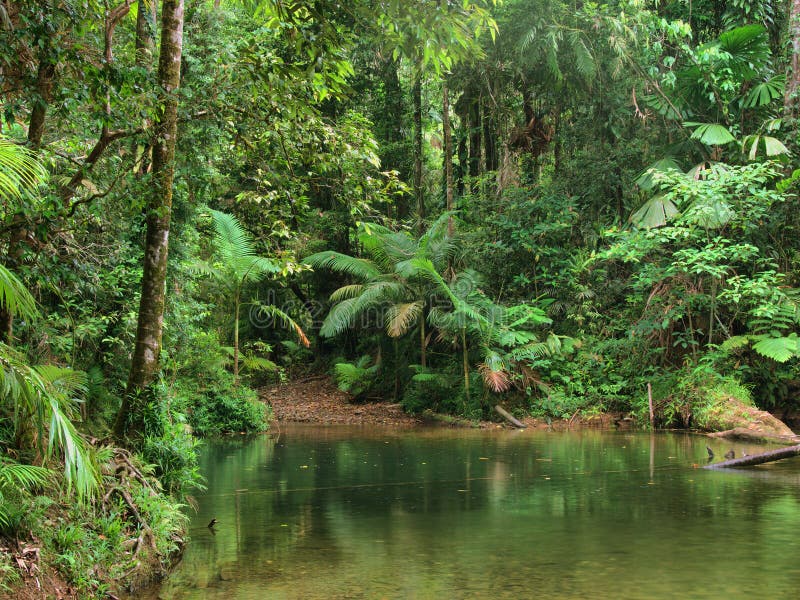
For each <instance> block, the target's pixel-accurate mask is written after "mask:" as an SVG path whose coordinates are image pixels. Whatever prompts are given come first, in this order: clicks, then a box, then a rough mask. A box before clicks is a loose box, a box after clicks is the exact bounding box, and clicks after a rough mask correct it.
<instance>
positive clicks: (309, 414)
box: [259, 375, 633, 431]
mask: <svg viewBox="0 0 800 600" xmlns="http://www.w3.org/2000/svg"><path fill="white" fill-rule="evenodd" d="M259 396H260V397H261V399H262V400H264V401H265V402H267V403H268V404H270V405H271V406H272V410H273V413H274V418H275V419H276V420H277V421H278V422H279V423H283V422H286V423H319V424H339V425H387V426H395V427H416V426H420V425H431V424H438V425H441V426H449V427H480V428H495V427H511V426H510V425H509V424H508V423H506V422H504V421H502V422H501V420H500V417H498V420H497V421H496V422H493V421H481V422H475V421H468V420H466V419H459V418H456V417H451V416H447V415H433V414H430V413H427V414H423V415H419V416H414V415H409V414H406V413H405V412H403V408H402V406H400V404H393V403H390V402H364V403H354V402H352V398H351V396H350V395H349V394H347V393H345V392H342V391H340V390H339V389H337V388H336V385H335V384H334V383H333V381H332V380H331V379H330V377H328V376H326V375H318V376H316V377H307V378H304V379H299V380H296V381H290V382H287V383H282V384H277V385H272V386H268V387H265V388H262V389H261V390H259ZM522 422H523V424H524V425H525V426H526V427H527V428H529V429H542V430H555V431H566V430H569V429H572V428H585V427H596V428H600V429H611V428H614V427H618V426H621V427H630V426H632V424H633V422H632V421H629V420H626V419H623V418H622V415H620V414H616V413H603V414H598V415H592V416H580V415H577V414H576V415H574V416H573V418H571V419H563V420H556V421H549V420H545V419H536V418H533V417H524V418H523V419H522Z"/></svg>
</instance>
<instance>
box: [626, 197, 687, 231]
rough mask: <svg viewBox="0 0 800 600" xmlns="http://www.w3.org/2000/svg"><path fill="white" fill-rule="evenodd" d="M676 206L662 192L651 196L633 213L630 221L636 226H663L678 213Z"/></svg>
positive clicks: (649, 227)
mask: <svg viewBox="0 0 800 600" xmlns="http://www.w3.org/2000/svg"><path fill="white" fill-rule="evenodd" d="M678 212H679V211H678V207H677V206H675V203H674V202H672V200H670V199H669V198H667V197H666V196H665V195H663V194H659V195H657V196H653V197H652V198H650V200H648V201H647V202H645V203H644V205H642V207H641V208H640V209H639V210H637V211H636V212H635V213H633V214H632V215H631V217H630V222H631V223H632V224H634V225H636V226H637V227H645V228H648V229H651V228H654V227H663V226H664V225H666V224H667V222H668V221H669V220H670V219H671V218H672V217H674V216H675V215H677V214H678Z"/></svg>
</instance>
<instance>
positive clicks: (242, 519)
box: [141, 425, 800, 600]
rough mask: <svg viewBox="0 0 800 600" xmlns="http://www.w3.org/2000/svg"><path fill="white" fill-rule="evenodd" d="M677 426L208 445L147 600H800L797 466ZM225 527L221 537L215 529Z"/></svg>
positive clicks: (310, 436) (313, 432) (337, 433)
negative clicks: (199, 479) (732, 455)
mask: <svg viewBox="0 0 800 600" xmlns="http://www.w3.org/2000/svg"><path fill="white" fill-rule="evenodd" d="M707 444H708V445H710V446H712V448H713V449H714V451H715V452H716V454H717V456H721V455H722V454H723V453H725V452H726V451H727V450H728V449H729V448H731V447H734V448H735V449H736V451H737V453H738V454H741V453H742V452H743V451H747V452H750V453H753V452H757V451H759V448H758V447H755V446H751V447H748V446H744V445H732V444H731V443H729V442H725V441H717V440H713V441H709V440H708V438H705V437H703V436H697V435H691V434H670V433H657V434H649V433H639V432H637V433H628V432H625V433H623V432H597V431H590V430H589V431H587V430H584V431H580V432H574V433H548V432H533V431H508V430H502V431H471V430H454V429H443V428H436V429H422V430H382V429H375V428H374V427H370V428H358V427H343V426H336V427H334V426H329V427H321V426H301V425H297V426H291V427H286V426H284V428H283V431H282V432H281V433H280V434H279V435H277V434H273V435H269V436H258V437H252V438H247V439H226V440H222V441H218V442H210V443H208V444H206V446H205V448H204V449H203V451H202V454H201V468H202V471H203V473H204V475H205V476H206V478H207V485H208V489H207V491H206V492H204V493H203V494H200V495H198V497H197V503H198V510H197V512H196V513H192V514H193V517H192V525H191V528H190V537H191V541H190V543H189V545H188V547H187V549H186V552H185V555H184V557H183V560H182V561H181V562H180V563H179V564H178V565H177V567H176V568H175V571H174V573H173V574H172V575H171V577H170V578H169V579H168V580H167V581H166V582H165V583H164V584H163V585H162V586H161V587H160V588H157V589H153V590H149V591H148V592H147V593H146V594H145V595H143V596H141V597H142V598H163V599H181V600H183V599H186V600H189V599H201V598H202V599H225V600H245V599H253V600H255V599H258V600H261V599H263V598H270V599H273V598H274V599H283V598H286V599H289V598H304V599H316V598H325V599H328V598H435V599H437V600H445V599H449V598H493V599H496V598H534V597H535V598H615V599H638V598H641V599H652V598H693V599H703V598H713V599H719V598H725V599H726V600H730V599H734V598H754V597H755V598H765V597H769V598H796V597H797V595H798V593H800V560H798V558H797V553H796V551H797V548H798V543H799V542H798V532H800V459H794V460H787V461H782V462H780V463H773V464H771V465H764V466H761V467H756V468H751V469H749V470H740V471H733V472H730V471H729V472H716V471H707V470H703V469H699V468H697V467H699V466H702V465H703V464H705V461H706V449H705V447H706V445H707ZM212 518H213V519H216V520H217V524H216V526H215V527H214V528H213V529H209V528H208V527H207V524H208V523H209V522H210V521H211V519H212Z"/></svg>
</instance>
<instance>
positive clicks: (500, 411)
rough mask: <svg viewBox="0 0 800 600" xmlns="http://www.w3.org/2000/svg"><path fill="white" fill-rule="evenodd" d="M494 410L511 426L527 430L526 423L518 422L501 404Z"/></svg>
mask: <svg viewBox="0 0 800 600" xmlns="http://www.w3.org/2000/svg"><path fill="white" fill-rule="evenodd" d="M494 409H495V410H496V411H497V414H499V415H500V416H501V417H503V418H504V419H505V420H506V421H508V422H509V423H511V424H512V425H513V426H514V427H517V428H518V429H525V424H524V423H522V422H521V421H519V420H518V419H517V418H516V417H515V416H514V415H512V414H511V413H510V412H508V411H507V410H506V409H504V408H503V407H502V406H500V405H499V404H498V405H496V406H495V407H494ZM570 422H571V421H570Z"/></svg>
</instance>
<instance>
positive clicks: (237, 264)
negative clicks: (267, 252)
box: [198, 210, 311, 380]
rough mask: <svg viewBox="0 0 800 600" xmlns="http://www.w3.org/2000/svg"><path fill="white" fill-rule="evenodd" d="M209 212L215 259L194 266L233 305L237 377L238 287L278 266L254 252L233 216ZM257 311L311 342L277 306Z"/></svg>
mask: <svg viewBox="0 0 800 600" xmlns="http://www.w3.org/2000/svg"><path fill="white" fill-rule="evenodd" d="M210 213H211V218H212V219H213V222H214V231H215V235H214V259H215V260H213V261H211V262H201V263H198V267H199V268H200V269H201V270H202V271H204V272H206V273H208V274H210V275H211V276H212V277H214V278H215V279H216V280H217V281H218V282H219V283H220V284H222V287H223V288H224V290H225V292H226V294H227V296H228V297H229V298H230V299H231V302H232V304H233V376H234V378H236V379H237V380H238V378H239V313H240V310H241V306H242V290H243V289H244V286H245V284H247V283H249V282H257V281H261V280H262V279H263V278H264V277H266V276H268V275H275V274H277V273H280V272H281V267H280V265H278V264H277V263H276V262H275V261H273V260H272V259H269V258H266V257H264V256H257V255H256V252H255V246H254V243H253V238H252V237H251V236H250V234H249V233H248V232H247V231H246V230H245V229H244V227H242V225H241V223H239V220H238V219H237V218H236V217H235V216H233V215H230V214H227V213H224V212H220V211H218V210H211V211H210ZM259 310H260V312H261V313H262V315H263V316H269V317H271V318H273V319H275V320H277V321H279V322H281V323H282V324H284V325H285V326H287V327H289V328H291V329H293V330H294V332H295V333H296V334H297V336H298V337H299V338H300V342H301V343H302V344H303V345H304V346H306V347H308V346H309V345H310V344H311V342H310V341H309V340H308V337H306V334H305V333H304V332H303V330H302V329H301V327H300V326H299V325H298V324H297V323H296V322H295V321H294V320H292V318H291V317H290V316H289V315H287V314H286V313H285V312H283V311H282V310H280V309H279V308H278V307H276V306H272V305H267V306H261V307H260V308H259Z"/></svg>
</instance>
